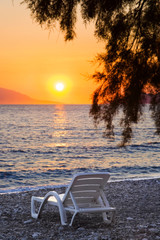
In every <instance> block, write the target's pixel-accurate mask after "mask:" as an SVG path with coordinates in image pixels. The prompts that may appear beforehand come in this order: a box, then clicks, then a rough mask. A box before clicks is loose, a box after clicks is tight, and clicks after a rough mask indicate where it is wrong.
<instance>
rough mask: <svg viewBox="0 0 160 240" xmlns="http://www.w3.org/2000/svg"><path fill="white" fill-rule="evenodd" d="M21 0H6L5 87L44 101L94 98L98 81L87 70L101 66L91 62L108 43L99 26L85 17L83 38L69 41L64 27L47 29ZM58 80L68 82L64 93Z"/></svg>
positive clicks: (0, 56) (1, 11)
mask: <svg viewBox="0 0 160 240" xmlns="http://www.w3.org/2000/svg"><path fill="white" fill-rule="evenodd" d="M20 2H21V1H20V0H14V1H12V0H5V1H0V29H1V37H0V48H1V49H0V87H3V88H8V89H11V90H15V91H18V92H21V93H23V94H26V95H28V96H30V97H32V98H36V99H41V100H42V99H43V100H51V101H58V102H63V103H66V104H85V103H91V93H92V92H93V90H94V89H95V84H94V82H93V81H92V80H88V79H87V75H88V74H91V73H93V72H94V68H95V66H94V65H92V64H91V63H90V61H91V60H93V59H94V57H95V55H96V54H97V53H100V52H103V48H104V43H103V42H98V40H97V39H96V38H95V37H94V35H93V25H89V26H88V27H87V28H85V26H84V25H83V24H82V21H81V19H79V21H78V23H77V25H76V29H77V38H76V39H75V40H73V41H71V42H65V41H64V36H63V34H62V33H61V32H60V31H59V29H58V28H57V30H54V31H52V32H51V33H50V34H49V31H48V30H43V29H42V28H41V27H40V26H39V25H38V24H37V23H35V22H34V21H33V19H32V18H31V17H30V11H29V9H26V5H20ZM57 81H62V82H63V83H64V85H65V89H64V91H63V92H61V93H58V92H57V91H56V90H55V83H56V82H57Z"/></svg>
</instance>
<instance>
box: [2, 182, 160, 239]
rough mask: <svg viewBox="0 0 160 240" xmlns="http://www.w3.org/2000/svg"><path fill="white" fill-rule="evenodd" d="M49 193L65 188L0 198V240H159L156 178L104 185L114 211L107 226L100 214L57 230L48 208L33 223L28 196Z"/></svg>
mask: <svg viewBox="0 0 160 240" xmlns="http://www.w3.org/2000/svg"><path fill="white" fill-rule="evenodd" d="M50 190H55V191H57V192H59V193H62V192H64V191H65V187H58V186H56V187H54V186H53V188H45V189H39V190H34V191H27V192H25V191H24V192H19V193H7V194H1V195H0V240H30V239H38V240H40V239H44V240H49V239H53V240H54V239H56V240H62V239H64V240H65V239H66V240H69V239H79V240H80V239H81V240H89V239H90V240H160V178H154V179H142V180H140V179H139V180H125V181H115V182H108V184H107V185H106V189H105V193H106V196H107V198H108V200H109V203H110V205H111V206H112V207H116V217H115V220H114V222H113V223H112V224H111V225H109V226H108V225H106V224H105V223H104V222H103V221H102V217H101V215H100V214H83V215H78V216H77V217H76V218H75V222H74V224H73V226H72V227H69V226H61V224H60V218H59V213H58V209H57V208H53V207H51V206H46V207H45V209H44V210H43V212H42V216H41V218H40V219H38V220H35V219H33V218H32V217H31V215H30V200H31V196H32V195H34V196H44V195H45V194H46V193H47V192H48V191H50ZM70 217H71V216H70V214H68V218H70Z"/></svg>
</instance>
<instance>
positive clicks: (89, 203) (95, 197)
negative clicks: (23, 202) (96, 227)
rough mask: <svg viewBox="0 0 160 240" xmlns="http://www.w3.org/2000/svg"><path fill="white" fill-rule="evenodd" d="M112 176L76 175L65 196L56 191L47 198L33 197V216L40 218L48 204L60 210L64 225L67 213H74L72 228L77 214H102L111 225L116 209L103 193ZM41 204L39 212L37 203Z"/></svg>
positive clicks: (46, 196)
mask: <svg viewBox="0 0 160 240" xmlns="http://www.w3.org/2000/svg"><path fill="white" fill-rule="evenodd" d="M109 177H110V175H109V174H108V173H79V174H76V175H74V177H73V179H72V181H71V183H70V184H69V186H68V188H67V190H66V192H65V193H64V194H58V193H57V192H55V191H51V192H48V193H47V194H46V195H45V197H35V196H32V199H31V215H32V217H33V218H36V219H37V218H38V217H39V216H40V214H41V212H42V210H43V207H44V204H45V203H48V204H51V205H54V206H57V207H58V208H59V213H60V219H61V224H62V225H67V215H66V211H69V212H71V213H73V216H72V219H71V222H70V226H72V223H73V220H74V218H75V216H76V214H77V213H98V212H100V213H102V217H103V220H104V222H106V223H107V224H110V223H111V222H112V220H113V217H114V213H115V208H112V207H110V206H109V202H108V200H107V198H106V196H105V193H104V191H103V189H104V187H105V185H106V183H107V181H108V179H109ZM36 202H39V203H40V207H39V210H38V212H37V213H36V211H35V203H36Z"/></svg>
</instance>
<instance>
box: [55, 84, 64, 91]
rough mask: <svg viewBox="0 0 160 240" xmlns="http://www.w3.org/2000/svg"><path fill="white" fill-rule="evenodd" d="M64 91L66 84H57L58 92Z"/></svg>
mask: <svg viewBox="0 0 160 240" xmlns="http://www.w3.org/2000/svg"><path fill="white" fill-rule="evenodd" d="M63 89H64V84H63V83H61V82H59V83H57V84H56V90H57V91H59V92H61V91H63Z"/></svg>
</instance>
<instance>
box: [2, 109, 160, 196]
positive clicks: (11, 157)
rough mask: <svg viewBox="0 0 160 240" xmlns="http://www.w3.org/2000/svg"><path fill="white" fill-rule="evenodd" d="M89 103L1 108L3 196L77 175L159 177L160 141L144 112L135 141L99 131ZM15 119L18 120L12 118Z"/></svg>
mask: <svg viewBox="0 0 160 240" xmlns="http://www.w3.org/2000/svg"><path fill="white" fill-rule="evenodd" d="M89 109H90V106H89V105H61V106H60V105H35V106H29V105H28V106H27V105H25V106H23V107H22V106H18V105H17V106H14V105H13V106H7V105H6V106H0V113H1V114H0V122H1V129H0V131H1V132H0V134H1V138H0V192H3V191H7V190H9V189H14V188H22V189H23V188H27V187H36V186H42V185H46V186H48V185H52V184H54V185H56V184H64V183H66V182H67V181H68V180H70V179H71V178H72V176H73V174H74V173H76V172H79V171H80V172H88V171H107V172H109V173H110V174H111V179H113V180H118V179H126V178H127V179H128V178H130V179H132V178H139V177H140V178H143V177H156V176H160V139H159V138H158V137H157V136H156V135H154V132H155V127H154V124H153V122H152V120H151V118H150V116H149V114H148V107H146V111H145V118H144V119H145V120H144V122H140V123H139V124H138V125H137V126H134V137H133V139H132V142H131V143H130V144H129V145H128V146H126V147H125V148H121V147H119V144H120V142H121V128H120V127H118V122H119V118H120V116H118V117H117V119H115V138H114V139H106V138H104V137H103V132H104V126H103V124H100V126H99V127H98V128H97V129H95V128H94V125H93V121H92V119H90V118H89ZM13 116H14V117H13Z"/></svg>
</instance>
